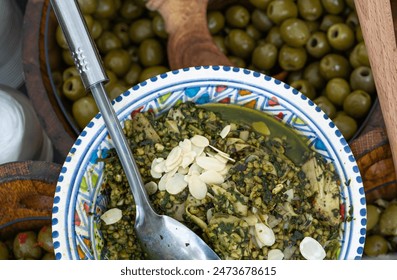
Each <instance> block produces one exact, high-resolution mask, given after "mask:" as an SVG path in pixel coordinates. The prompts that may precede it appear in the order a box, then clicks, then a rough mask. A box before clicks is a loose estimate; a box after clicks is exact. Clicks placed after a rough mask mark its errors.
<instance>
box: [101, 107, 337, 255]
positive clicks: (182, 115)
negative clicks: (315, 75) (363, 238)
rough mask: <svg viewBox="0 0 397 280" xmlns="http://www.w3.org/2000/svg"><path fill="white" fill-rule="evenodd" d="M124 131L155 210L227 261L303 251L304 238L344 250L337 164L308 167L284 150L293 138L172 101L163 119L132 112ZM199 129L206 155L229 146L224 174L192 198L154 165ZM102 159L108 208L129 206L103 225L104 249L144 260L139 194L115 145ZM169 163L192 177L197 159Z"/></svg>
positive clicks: (314, 161) (332, 250)
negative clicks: (164, 182) (166, 184)
mask: <svg viewBox="0 0 397 280" xmlns="http://www.w3.org/2000/svg"><path fill="white" fill-rule="evenodd" d="M280 125H282V124H280ZM124 132H125V134H126V136H127V138H128V141H129V144H130V146H131V148H132V151H133V153H134V157H135V159H136V162H137V164H138V167H139V169H140V172H141V175H142V178H143V180H144V182H145V184H147V186H150V189H151V192H150V199H151V201H152V204H153V206H154V208H155V210H156V211H157V212H158V213H159V214H166V215H169V216H172V217H174V218H176V219H178V220H179V221H182V222H183V223H184V224H186V225H187V226H188V227H190V228H191V229H192V230H194V231H195V232H196V233H198V234H199V235H200V236H201V237H202V238H203V240H205V241H206V242H207V243H208V244H209V245H210V246H211V247H212V248H213V249H214V250H215V251H216V252H217V253H218V254H219V256H220V257H221V258H222V259H258V260H260V259H268V258H269V257H270V258H272V256H273V255H274V253H275V252H276V253H277V254H276V257H277V258H280V257H283V258H284V259H303V258H304V257H303V256H302V254H301V252H300V251H299V245H300V242H301V241H302V240H303V239H304V238H305V237H311V238H314V239H315V240H317V242H318V243H319V244H321V246H322V247H323V248H324V249H325V251H326V256H325V258H326V259H333V258H336V257H337V255H338V251H339V247H340V245H339V240H338V236H339V232H340V222H341V219H340V214H339V211H337V210H336V209H339V203H340V202H339V200H340V198H339V186H338V184H339V179H338V176H337V174H336V172H335V170H334V168H333V166H332V164H330V163H326V162H325V161H321V159H320V158H319V157H318V156H316V155H312V156H311V157H310V158H309V160H308V161H307V162H306V163H304V164H303V166H299V165H296V164H294V163H293V162H292V161H291V160H290V159H289V158H288V157H287V156H286V155H285V151H286V150H287V149H288V147H289V145H288V139H287V138H286V137H285V138H283V137H275V136H273V135H272V133H271V131H270V134H268V133H266V134H261V133H258V132H257V131H255V130H254V129H252V127H251V126H250V125H247V124H244V123H238V122H230V121H227V120H223V119H222V118H221V117H220V115H219V114H218V113H214V112H212V111H210V110H207V109H205V108H202V107H198V106H196V105H194V104H192V103H183V104H180V105H178V106H175V107H173V108H171V109H170V110H169V111H168V113H166V114H164V115H163V116H161V117H159V118H155V116H154V115H153V113H151V112H144V113H137V114H134V116H133V118H132V120H127V121H125V123H124ZM197 136H200V137H203V138H205V139H207V140H208V145H205V147H203V150H202V153H203V155H205V156H208V157H215V156H218V157H219V156H222V155H221V153H224V154H225V155H227V157H228V159H226V160H225V162H226V165H227V166H228V168H227V172H225V173H223V174H222V176H223V177H222V179H223V181H219V182H217V183H214V182H209V183H206V186H207V188H206V193H205V196H204V197H203V198H202V199H197V198H195V197H194V196H193V195H192V193H191V191H189V188H188V187H185V188H181V189H180V190H177V191H176V190H174V189H173V190H171V192H173V193H170V192H169V191H167V189H166V188H165V189H164V188H163V187H162V186H161V183H160V180H161V179H162V177H163V176H164V173H158V174H155V172H153V171H156V170H157V171H158V170H160V169H152V168H151V167H152V164H153V163H154V161H156V159H157V162H156V164H160V162H162V160H161V158H162V159H164V161H166V159H167V157H168V156H169V155H170V153H171V151H172V150H173V149H174V148H175V147H178V146H180V147H181V149H183V147H184V145H189V143H187V142H185V143H184V141H186V140H189V141H192V139H193V137H197ZM196 140H197V138H196ZM200 141H201V140H200ZM185 148H186V147H185ZM195 152H197V151H195ZM175 153H179V151H177V152H175ZM103 161H104V163H105V169H104V185H103V192H104V193H105V194H106V195H107V196H108V198H109V206H108V207H109V208H112V207H117V208H118V209H120V210H122V212H123V218H122V219H121V220H120V221H118V222H116V223H114V224H111V225H106V224H105V223H102V224H100V225H99V227H100V230H101V232H102V234H103V238H104V241H105V251H104V254H105V257H106V258H109V259H143V258H145V256H144V253H143V251H142V249H141V248H140V247H139V245H138V244H139V243H138V240H137V238H136V236H135V233H134V230H133V222H134V220H135V219H134V215H135V207H134V204H133V198H132V195H131V193H130V191H129V187H128V182H127V180H126V177H125V175H124V172H123V171H122V168H121V165H120V162H119V160H118V158H117V156H116V153H115V151H114V150H111V151H110V152H109V154H108V157H107V158H105V159H103ZM185 163H189V161H186V162H185ZM169 164H170V167H174V169H175V170H174V171H175V173H174V174H176V173H177V172H180V174H183V173H184V172H187V173H186V174H185V176H187V175H189V173H188V172H189V171H190V169H192V165H189V164H193V163H189V164H188V165H187V166H185V167H186V168H190V169H185V170H182V169H183V167H182V166H178V169H176V167H177V164H176V163H172V162H171V160H170V163H169ZM173 164H175V166H173ZM178 164H180V163H179V161H178ZM226 165H225V166H226ZM199 167H200V166H199ZM199 167H197V166H195V167H193V170H192V171H191V173H194V172H199V173H195V174H196V176H200V175H201V174H202V173H203V172H201V171H200V169H199ZM153 168H154V167H153ZM200 168H201V167H200ZM200 172H201V173H200ZM174 174H172V175H174ZM153 175H154V176H153ZM207 175H208V174H207ZM178 176H179V175H178ZM190 178H191V177H190ZM186 179H187V180H188V179H189V177H188V176H187V177H186ZM207 182H208V181H207ZM156 186H157V188H156ZM335 207H336V208H335ZM269 252H270V253H271V254H269Z"/></svg>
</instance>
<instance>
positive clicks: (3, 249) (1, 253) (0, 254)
mask: <svg viewBox="0 0 397 280" xmlns="http://www.w3.org/2000/svg"><path fill="white" fill-rule="evenodd" d="M9 258H10V252H9V251H8V247H7V245H6V244H5V243H4V242H3V241H1V240H0V260H8V259H9Z"/></svg>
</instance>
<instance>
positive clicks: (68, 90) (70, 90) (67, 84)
mask: <svg viewBox="0 0 397 280" xmlns="http://www.w3.org/2000/svg"><path fill="white" fill-rule="evenodd" d="M62 92H63V95H64V96H65V97H66V98H67V99H69V100H71V101H76V100H77V99H80V98H81V97H83V96H85V95H86V94H87V92H86V90H85V88H84V85H83V82H82V81H81V78H80V76H71V77H69V78H68V79H66V80H65V81H64V82H63V86H62Z"/></svg>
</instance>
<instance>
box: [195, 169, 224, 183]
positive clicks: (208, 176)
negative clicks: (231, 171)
mask: <svg viewBox="0 0 397 280" xmlns="http://www.w3.org/2000/svg"><path fill="white" fill-rule="evenodd" d="M199 178H200V180H201V181H203V182H204V183H206V184H209V185H212V184H216V185H219V184H222V183H223V182H224V181H225V178H224V177H223V176H222V175H221V174H219V173H218V172H216V171H214V170H207V171H205V172H203V173H202V174H200V176H199Z"/></svg>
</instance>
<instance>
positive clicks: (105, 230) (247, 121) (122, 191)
mask: <svg viewBox="0 0 397 280" xmlns="http://www.w3.org/2000/svg"><path fill="white" fill-rule="evenodd" d="M112 103H113V106H114V109H115V111H116V113H117V116H118V118H119V120H120V122H121V124H122V126H123V128H124V132H125V134H126V136H127V137H128V141H129V142H128V143H129V144H130V145H131V149H132V151H133V153H134V157H135V159H136V161H137V164H138V166H139V167H140V171H141V175H142V177H143V180H144V183H145V186H146V188H147V191H148V193H149V195H150V198H151V200H152V203H153V204H154V205H155V207H156V210H157V211H159V212H163V213H166V214H168V215H175V217H178V218H179V219H181V220H182V221H183V222H185V223H186V224H187V225H189V226H191V227H192V229H193V230H195V231H197V232H198V233H199V234H201V235H202V238H203V239H204V240H205V241H206V242H208V243H209V244H211V246H212V247H213V248H214V249H215V250H216V251H217V253H218V254H219V255H220V256H221V257H222V259H360V258H361V256H362V253H363V250H364V242H365V235H366V201H365V196H364V187H363V184H362V178H361V176H360V172H359V169H358V167H357V164H356V162H355V158H354V156H353V154H352V152H351V150H350V148H349V145H348V142H347V140H346V139H345V138H344V137H343V135H342V133H341V132H340V130H339V129H338V128H337V127H336V126H335V124H334V123H333V122H332V120H331V119H330V118H329V117H328V116H327V115H326V114H324V113H323V111H322V110H321V108H320V107H319V106H317V105H316V104H315V103H314V102H313V101H312V100H310V99H308V98H307V97H306V96H305V95H303V94H301V93H300V92H299V91H298V90H296V89H294V88H292V87H291V86H289V85H288V84H285V83H283V82H281V81H279V80H276V79H274V78H272V77H271V76H268V75H264V74H261V73H258V72H256V71H251V70H247V69H244V68H237V67H229V66H211V67H192V68H186V69H181V70H174V71H169V72H166V73H163V74H160V75H157V76H154V77H152V78H150V79H147V80H145V81H143V82H141V83H139V84H137V85H135V86H134V87H132V88H130V89H129V90H127V91H125V92H124V93H123V94H122V95H120V96H118V97H116V99H114V100H113V102H112ZM225 108H229V109H225ZM230 108H234V109H233V110H238V111H228V110H230ZM228 112H233V113H231V114H230V113H229V114H228ZM236 112H238V113H236ZM182 155H183V156H182ZM210 169H211V170H210ZM133 215H134V204H133V199H132V198H131V195H130V194H129V188H128V186H126V181H125V176H124V175H123V171H122V168H121V166H120V164H119V162H118V158H117V155H116V154H115V151H114V149H113V146H112V141H111V139H110V138H109V137H108V134H107V130H106V127H105V125H104V122H103V120H102V117H101V115H100V114H98V115H96V116H95V117H94V118H93V119H92V120H91V121H90V122H89V123H88V125H87V126H86V128H85V129H84V130H83V131H82V133H81V134H80V135H79V137H78V139H77V140H76V142H75V143H74V145H73V147H72V148H71V150H70V152H69V154H68V156H67V158H66V160H65V163H64V165H63V168H62V171H61V173H60V176H59V180H58V185H57V190H56V193H55V198H54V205H53V217H52V230H53V237H54V240H53V241H54V244H55V245H56V246H54V247H55V257H56V259H142V258H145V255H144V254H142V253H141V250H139V245H138V243H137V242H136V239H134V229H133V221H134V218H133ZM229 231H230V232H229ZM227 244H236V246H228V245H227ZM306 244H309V245H313V246H309V247H311V248H315V249H312V250H311V249H310V250H309V251H307V247H306Z"/></svg>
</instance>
